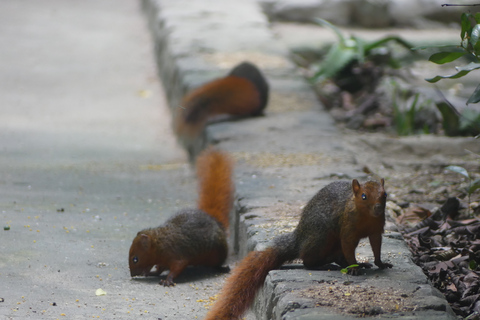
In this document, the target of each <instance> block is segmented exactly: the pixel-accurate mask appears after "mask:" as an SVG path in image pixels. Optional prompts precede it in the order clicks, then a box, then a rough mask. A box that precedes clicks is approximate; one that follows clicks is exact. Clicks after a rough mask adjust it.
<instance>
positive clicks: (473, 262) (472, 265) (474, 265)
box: [468, 260, 477, 270]
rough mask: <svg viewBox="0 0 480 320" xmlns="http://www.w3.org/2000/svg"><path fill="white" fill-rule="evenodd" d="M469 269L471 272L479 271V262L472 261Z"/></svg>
mask: <svg viewBox="0 0 480 320" xmlns="http://www.w3.org/2000/svg"><path fill="white" fill-rule="evenodd" d="M468 267H469V268H470V270H477V262H476V261H475V260H470V262H469V263H468Z"/></svg>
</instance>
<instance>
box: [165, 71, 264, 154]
mask: <svg viewBox="0 0 480 320" xmlns="http://www.w3.org/2000/svg"><path fill="white" fill-rule="evenodd" d="M268 93H269V86H268V83H267V80H266V79H265V77H264V76H263V74H262V72H261V71H260V70H259V69H258V68H257V66H255V65H254V64H252V63H249V62H242V63H240V64H239V65H237V66H236V67H234V68H233V69H232V71H230V73H229V74H228V75H227V76H226V77H223V78H220V79H216V80H213V81H211V82H208V83H206V84H204V85H202V86H200V87H199V88H197V89H195V90H193V91H191V92H190V93H188V94H187V95H186V96H185V97H184V98H183V101H182V104H181V106H180V108H178V109H177V110H176V111H177V113H176V115H175V119H174V123H173V128H174V131H175V133H176V135H177V137H178V139H179V141H180V143H181V144H182V145H183V146H184V147H185V149H186V150H187V152H188V154H189V159H190V162H191V163H193V162H194V159H195V157H196V156H197V155H198V154H199V153H200V152H201V150H203V148H205V145H206V143H207V141H206V137H205V131H204V129H205V126H206V124H207V122H208V121H209V120H210V119H212V117H215V116H219V115H230V116H234V117H249V116H257V115H261V114H262V113H263V110H264V109H265V107H266V106H267V102H268Z"/></svg>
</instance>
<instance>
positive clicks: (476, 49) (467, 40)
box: [419, 13, 480, 105]
mask: <svg viewBox="0 0 480 320" xmlns="http://www.w3.org/2000/svg"><path fill="white" fill-rule="evenodd" d="M460 38H461V41H460V45H447V46H440V47H437V48H441V49H442V51H440V52H437V53H434V54H432V55H431V56H430V58H429V59H428V60H429V61H431V62H433V63H436V64H445V63H448V62H452V61H455V60H457V59H459V58H461V57H464V56H468V57H469V58H470V59H473V60H474V61H476V62H470V63H469V64H467V65H465V66H462V67H455V69H456V70H457V73H455V74H452V75H449V76H435V77H433V78H427V79H425V80H427V81H428V82H431V83H435V82H437V81H440V80H442V79H458V78H461V77H463V76H465V75H467V74H468V73H469V72H470V71H473V70H477V69H480V13H476V14H470V13H463V14H462V17H461V32H460ZM423 48H427V47H423ZM419 49H421V48H419ZM479 101H480V84H479V85H478V86H477V88H476V89H475V91H474V92H473V94H472V95H471V96H470V98H469V99H468V101H467V105H468V104H469V103H477V102H479Z"/></svg>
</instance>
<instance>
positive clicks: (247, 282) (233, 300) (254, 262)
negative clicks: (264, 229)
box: [205, 247, 285, 320]
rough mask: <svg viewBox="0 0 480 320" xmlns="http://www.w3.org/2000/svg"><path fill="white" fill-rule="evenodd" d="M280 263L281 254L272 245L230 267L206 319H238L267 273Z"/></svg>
mask: <svg viewBox="0 0 480 320" xmlns="http://www.w3.org/2000/svg"><path fill="white" fill-rule="evenodd" d="M283 262H285V260H284V259H283V258H282V255H281V254H280V253H279V252H278V251H277V249H275V248H273V247H271V248H268V249H266V250H265V251H252V252H250V253H249V254H248V255H247V256H246V257H245V258H244V259H243V260H242V261H241V262H240V264H239V265H238V266H237V267H235V269H233V272H232V275H231V276H230V277H229V278H228V279H227V282H226V284H225V286H224V288H223V289H222V291H221V292H220V294H219V299H218V300H217V301H216V302H215V304H214V305H213V307H212V309H211V310H210V311H209V312H208V313H207V316H206V317H205V320H235V319H239V318H240V317H241V316H242V315H243V313H244V312H245V310H246V309H247V308H248V307H249V306H250V305H251V304H252V302H253V299H254V298H255V294H256V293H257V290H258V289H259V288H260V287H261V286H262V285H263V283H264V281H265V278H266V277H267V275H268V272H269V271H270V270H273V269H276V268H278V267H280V266H281V265H282V264H283Z"/></svg>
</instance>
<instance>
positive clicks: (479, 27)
mask: <svg viewBox="0 0 480 320" xmlns="http://www.w3.org/2000/svg"><path fill="white" fill-rule="evenodd" d="M479 37H480V24H476V25H475V26H474V27H473V28H472V33H471V34H470V44H471V45H472V47H475V46H476V45H477V43H478V38H479Z"/></svg>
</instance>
